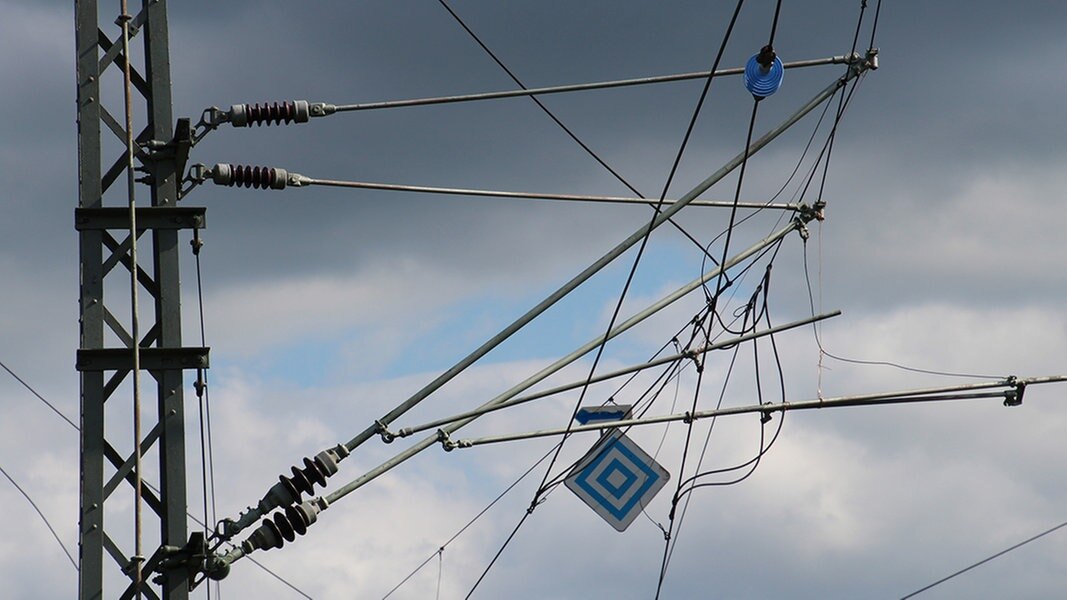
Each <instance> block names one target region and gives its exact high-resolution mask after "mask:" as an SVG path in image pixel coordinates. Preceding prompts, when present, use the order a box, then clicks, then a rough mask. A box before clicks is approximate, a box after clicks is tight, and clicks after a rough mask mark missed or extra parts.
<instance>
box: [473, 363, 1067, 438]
mask: <svg viewBox="0 0 1067 600" xmlns="http://www.w3.org/2000/svg"><path fill="white" fill-rule="evenodd" d="M1063 381H1067V377H1064V376H1051V377H1030V378H1026V379H1018V380H1012V379H1006V380H1001V381H990V382H986V383H975V384H965V385H957V386H948V387H941V388H928V389H922V390H910V391H903V392H882V393H878V394H865V395H862V396H840V397H837V398H821V399H817V400H803V401H800V402H781V403H777V404H774V403H768V404H754V405H748V406H734V407H730V408H719V409H714V410H702V411H697V412H695V413H689V412H684V413H676V414H671V415H661V416H657V417H646V418H642V419H626V420H621V421H607V422H600V423H593V424H589V425H576V426H574V427H570V428H569V429H564V428H559V429H544V430H541V431H531V432H527V433H516V434H509V435H495V436H487V437H482V438H474V439H469V440H458V441H456V442H454V447H455V448H470V447H473V446H480V445H482V444H495V443H499V442H511V441H515V440H528V439H533V438H540V437H550V436H555V435H563V434H565V433H567V434H571V433H582V432H586V431H602V430H604V429H620V428H628V427H636V426H639V425H654V424H657V423H669V422H671V421H693V420H697V419H706V418H708V417H723V416H727V415H742V414H748V413H764V414H769V413H773V412H782V413H784V412H786V411H790V410H809V409H816V408H840V407H845V406H878V405H883V404H913V403H916V402H944V401H946V400H978V399H982V398H1007V397H1008V396H1007V395H1008V394H1009V393H1010V392H1011V391H1012V390H1014V389H1018V386H1019V385H1023V386H1026V385H1036V384H1040V383H1060V382H1063ZM994 388H1008V389H1003V390H1001V391H994V392H984V391H977V390H989V389H994Z"/></svg>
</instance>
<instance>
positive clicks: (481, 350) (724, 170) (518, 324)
mask: <svg viewBox="0 0 1067 600" xmlns="http://www.w3.org/2000/svg"><path fill="white" fill-rule="evenodd" d="M868 68H869V64H868V63H867V62H864V63H860V64H859V65H857V66H855V67H854V68H852V69H849V71H848V73H846V74H845V75H844V76H842V77H839V78H838V79H836V80H834V82H833V83H831V84H830V85H828V86H827V87H826V88H824V89H823V90H822V91H820V92H819V93H818V94H816V95H815V96H814V97H813V98H812V99H811V100H809V101H808V102H807V104H805V105H804V106H802V107H801V108H800V109H799V110H797V111H796V112H794V113H793V114H792V115H790V116H789V117H788V118H786V119H785V120H784V121H783V122H782V123H780V124H779V125H778V126H776V127H775V128H773V129H771V130H770V131H768V132H767V133H766V134H764V135H763V136H762V137H760V138H759V139H758V140H756V141H755V142H753V143H752V145H751V146H750V148H749V152H748V155H749V156H751V155H753V154H755V153H756V152H759V151H760V150H761V149H763V147H764V146H766V145H767V144H769V143H770V142H771V141H772V140H774V139H775V138H776V137H778V136H779V135H781V134H782V133H783V132H784V131H785V130H787V129H789V127H791V126H792V125H793V124H794V123H796V122H797V121H799V120H800V119H801V118H802V117H804V115H806V114H808V113H809V112H811V111H812V110H814V109H815V107H817V106H819V105H820V104H822V103H823V102H825V101H826V100H827V99H829V98H830V97H831V96H833V95H834V94H835V93H836V92H837V90H839V89H841V87H843V86H844V85H845V84H846V83H848V82H849V80H851V79H852V78H854V77H858V76H859V75H860V74H862V73H863V72H865V71H866V70H867V69H868ZM745 159H746V155H745V152H744V151H742V152H741V153H740V154H738V155H737V156H735V157H734V158H732V159H731V160H730V161H729V162H727V163H726V164H725V165H723V166H722V167H721V168H720V169H719V170H718V171H716V172H715V173H713V174H712V175H711V176H709V177H708V178H707V179H705V180H704V181H702V182H701V183H700V184H698V185H697V186H696V187H694V188H693V189H692V190H690V191H689V192H688V193H686V194H685V195H683V196H682V197H681V198H679V199H678V201H677V202H676V203H675V204H673V205H671V206H670V207H668V208H666V209H665V210H663V211H662V212H660V213H659V214H657V215H656V216H655V217H654V218H653V219H652V221H651V222H650V223H649V225H648V226H641V227H640V228H638V230H637V231H635V232H634V233H633V234H631V235H630V237H628V238H626V239H625V240H623V241H622V242H621V243H619V245H617V246H616V247H615V248H613V249H612V250H611V251H609V252H608V253H607V254H605V255H604V256H602V257H601V258H600V259H598V260H597V261H596V262H594V263H593V264H591V265H589V266H588V267H587V268H586V269H585V270H583V271H582V272H581V273H579V274H578V275H576V276H575V277H574V278H573V279H571V280H570V281H568V282H567V283H565V284H564V285H563V286H562V287H560V288H559V289H558V290H556V291H555V292H553V293H552V294H550V295H549V296H548V297H547V298H545V299H544V300H542V301H541V302H540V303H538V304H537V305H536V306H534V307H533V308H531V309H530V310H529V311H527V312H526V313H525V314H524V315H522V316H521V317H519V318H518V319H517V320H515V322H513V323H512V324H511V325H508V326H507V327H506V328H504V329H503V330H502V331H500V332H499V333H497V334H496V335H495V336H493V337H492V338H491V339H489V340H488V341H487V342H485V343H484V344H482V345H481V346H480V347H478V348H477V349H476V350H474V351H473V352H471V353H470V354H469V355H467V356H466V357H465V358H463V359H462V360H460V361H459V362H458V363H456V364H455V365H453V366H452V367H451V368H450V369H448V370H447V371H445V372H444V373H442V374H441V375H439V376H438V377H437V378H436V379H434V380H433V381H431V382H430V383H428V384H427V385H426V386H424V387H423V388H422V389H421V390H419V391H418V392H416V393H415V394H414V395H412V396H411V397H410V398H408V399H407V400H405V401H404V402H402V403H401V404H400V405H399V406H397V407H396V408H394V409H393V410H392V411H390V412H389V413H388V414H387V415H385V416H384V417H382V418H381V419H379V420H378V421H377V422H375V423H374V424H372V425H371V426H369V427H367V428H366V429H365V430H363V431H362V432H361V433H360V434H358V435H357V436H356V437H354V438H352V439H351V440H349V441H348V442H347V443H345V448H346V449H348V451H349V452H351V451H352V450H354V449H355V448H357V447H359V446H360V445H362V444H363V443H364V442H366V441H367V440H368V439H370V438H371V437H373V436H374V435H375V434H376V433H378V432H379V431H380V429H381V427H382V426H383V425H385V426H387V425H389V423H391V422H393V421H394V420H396V418H397V417H399V416H400V415H402V414H404V413H406V412H407V411H408V410H410V409H411V408H412V407H414V406H415V405H417V404H418V403H420V402H422V401H423V400H424V399H426V397H428V396H429V395H430V394H431V393H433V392H434V391H436V390H437V389H439V388H440V387H441V386H443V385H444V384H445V383H447V382H448V381H450V380H451V379H452V378H454V377H455V376H456V375H458V374H459V373H460V372H462V371H463V370H464V369H466V368H467V367H469V366H470V365H472V364H474V362H475V361H477V360H478V359H480V358H481V357H483V356H485V355H486V354H487V353H489V351H490V350H492V349H493V348H495V347H497V346H498V345H500V344H501V343H502V342H504V340H506V339H508V338H509V337H511V335H512V334H514V333H515V332H516V331H518V330H519V329H521V328H522V327H524V326H526V325H527V324H528V323H529V322H530V321H532V320H534V319H535V318H536V317H537V316H539V315H540V314H541V313H543V312H545V311H546V310H548V309H549V308H550V307H551V306H552V305H554V304H555V303H556V302H558V301H559V300H560V299H562V298H563V297H564V296H566V295H567V294H569V293H570V292H572V291H574V289H576V288H577V287H578V286H579V285H581V284H582V283H584V282H585V281H587V280H588V279H589V278H591V277H592V276H593V275H595V274H596V273H597V272H599V271H600V270H601V269H603V268H604V267H605V266H607V265H608V264H609V263H611V262H612V261H614V260H615V259H616V258H618V257H619V256H621V255H622V254H623V253H624V252H625V251H626V250H628V249H629V248H631V247H632V246H633V245H634V244H636V243H637V242H638V241H640V240H641V239H642V238H643V237H644V236H645V235H648V234H649V232H651V231H652V230H654V229H655V228H657V227H659V226H660V225H662V224H663V223H665V222H666V221H667V220H668V219H670V218H671V217H672V216H674V214H675V213H677V212H678V211H680V210H681V209H682V208H684V207H685V206H686V205H687V204H689V203H690V202H692V201H693V200H695V199H696V197H697V196H699V195H700V194H702V193H704V192H705V191H707V189H708V188H710V187H711V186H712V185H714V184H715V183H717V182H718V181H720V180H721V179H723V178H724V177H726V176H727V175H728V174H729V173H730V172H731V171H733V170H734V169H736V168H737V167H738V166H739V165H740V164H741V163H742V162H743V161H744V160H745ZM789 229H790V230H791V228H789ZM783 235H784V234H783ZM356 487H358V486H356ZM342 489H347V486H346V488H342ZM352 489H354V488H352ZM345 493H347V492H345ZM341 495H344V494H341ZM338 497H340V496H338ZM333 501H334V500H333V499H331V500H330V502H331V503H332V502H333Z"/></svg>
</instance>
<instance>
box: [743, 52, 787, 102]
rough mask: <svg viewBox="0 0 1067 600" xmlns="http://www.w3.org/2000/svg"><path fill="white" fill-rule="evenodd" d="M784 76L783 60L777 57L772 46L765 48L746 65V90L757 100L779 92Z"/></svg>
mask: <svg viewBox="0 0 1067 600" xmlns="http://www.w3.org/2000/svg"><path fill="white" fill-rule="evenodd" d="M784 76H785V67H783V66H782V59H780V58H778V56H777V55H775V53H774V50H773V49H770V46H767V47H764V49H763V50H761V51H760V52H759V54H753V55H752V57H751V58H749V59H748V62H747V63H745V89H747V90H748V91H749V92H751V93H752V95H753V96H755V97H756V98H757V99H761V98H766V97H767V96H770V95H771V94H773V93H775V92H777V91H778V88H779V87H781V85H782V78H783V77H784Z"/></svg>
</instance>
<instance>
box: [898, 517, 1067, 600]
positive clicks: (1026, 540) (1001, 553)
mask: <svg viewBox="0 0 1067 600" xmlns="http://www.w3.org/2000/svg"><path fill="white" fill-rule="evenodd" d="M1064 527H1067V521H1064V522H1063V523H1060V524H1059V525H1056V526H1055V527H1052V528H1050V529H1046V530H1045V531H1042V532H1041V533H1039V534H1037V535H1035V536H1033V537H1029V538H1027V539H1025V540H1023V541H1021V542H1019V543H1018V544H1015V545H1014V546H1011V547H1008V548H1005V549H1004V550H1001V551H1000V552H997V553H996V554H994V555H992V556H987V557H986V558H983V559H982V560H980V561H978V562H976V563H974V564H972V565H969V566H967V567H964V568H962V569H960V570H959V571H956V572H955V573H953V574H951V575H948V576H946V577H942V578H941V579H938V580H937V581H935V582H933V583H931V584H930V585H927V586H925V587H921V588H919V589H917V590H915V591H914V592H912V593H910V594H908V595H907V596H902V597H901V599H900V600H907V599H908V598H913V597H915V596H918V595H919V594H921V593H923V592H925V591H926V590H929V589H930V588H932V587H936V586H939V585H941V584H942V583H945V582H946V581H948V580H950V579H952V578H954V577H957V576H959V575H963V574H964V573H966V572H967V571H970V570H971V569H974V568H977V567H980V566H982V565H984V564H986V563H987V562H989V561H991V560H993V559H995V558H1000V557H1001V556H1004V555H1005V554H1007V553H1009V552H1011V551H1013V550H1016V549H1018V548H1021V547H1023V546H1025V545H1027V544H1029V543H1030V542H1032V541H1034V540H1037V539H1040V538H1043V537H1045V536H1046V535H1048V534H1050V533H1053V532H1054V531H1056V530H1058V529H1062V528H1064Z"/></svg>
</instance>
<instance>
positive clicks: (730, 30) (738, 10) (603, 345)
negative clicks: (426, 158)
mask: <svg viewBox="0 0 1067 600" xmlns="http://www.w3.org/2000/svg"><path fill="white" fill-rule="evenodd" d="M743 5H744V0H738V2H737V6H736V7H735V8H734V12H733V15H732V17H731V19H730V23H729V25H727V28H726V33H725V34H724V35H723V40H722V43H721V44H720V46H719V51H718V53H717V54H716V56H715V61H714V63H713V65H712V68H711V72H712V73H714V72H715V70H716V69H718V67H719V62H720V61H721V60H722V56H723V54H724V53H725V51H726V45H727V43H728V42H729V40H730V37H731V34H732V33H733V28H734V25H735V24H736V23H737V17H738V15H739V14H740V13H741V7H742V6H743ZM712 79H713V77H712V76H709V77H708V79H707V80H706V81H705V83H704V88H703V89H702V90H701V93H700V98H699V99H698V100H697V103H696V107H695V108H694V110H693V115H692V117H691V118H690V120H689V126H688V127H687V128H686V132H685V135H684V136H683V138H682V143H681V145H680V147H679V148H678V152H677V153H676V154H675V158H674V162H673V165H672V166H671V170H670V173H669V174H668V176H667V181H666V182H665V183H664V186H663V192H662V193H661V194H660V201H662V200H663V199H664V198H666V196H667V192H668V190H669V189H670V185H671V183H672V181H673V179H674V175H675V173H676V172H677V169H678V165H679V163H680V162H681V159H682V156H683V155H684V153H685V149H686V146H687V145H688V142H689V138H690V136H691V135H692V132H693V129H694V127H695V125H696V121H697V119H698V118H699V116H700V110H701V108H702V107H703V105H704V100H705V99H706V98H707V95H708V92H709V91H710V89H711V82H712ZM750 141H751V135H750ZM747 154H748V147H747V145H746V148H745V155H744V158H743V159H742V162H741V177H743V176H744V169H745V167H744V165H745V159H747ZM734 200H735V201H737V198H735V199H734ZM658 208H659V207H658V206H657V212H658ZM653 223H654V221H651V222H649V227H648V229H647V231H646V232H645V235H644V237H643V238H642V239H641V244H640V246H639V247H638V250H637V255H636V256H635V257H634V262H633V265H632V266H631V267H630V272H629V274H628V275H627V278H626V283H625V284H624V285H623V289H622V293H621V294H619V301H618V302H617V303H616V304H615V309H614V311H613V312H612V316H611V319H610V321H609V324H608V327H607V333H605V335H604V338H603V341H602V342H601V343H600V344H599V346H598V347H597V353H596V356H595V357H594V359H593V364H592V366H591V367H590V369H589V376H588V379H590V380H591V379H592V378H593V374H594V373H595V372H596V368H597V365H598V364H599V362H600V358H601V356H603V353H604V349H605V348H606V347H607V343H608V340H609V339H610V337H611V336H610V333H611V330H612V329H613V328H614V327H615V322H616V320H617V319H618V316H619V313H620V312H621V311H622V304H623V302H624V300H625V299H626V294H627V292H628V291H629V289H630V285H631V283H632V282H633V278H634V275H635V274H636V273H637V267H638V265H639V264H640V262H641V257H642V255H643V254H644V250H645V248H646V247H647V244H648V240H649V238H650V237H651V235H652V230H653V228H652V225H653ZM701 249H702V250H703V246H701ZM718 264H720V265H725V264H726V257H723V259H722V260H721V261H720V262H719V263H718ZM725 270H726V269H725V268H723V269H720V277H721V274H722V273H723V272H725ZM588 389H589V386H588V385H586V386H584V387H583V388H582V391H581V393H580V394H579V396H578V400H577V402H576V403H575V406H574V410H573V411H572V414H571V418H570V419H569V420H568V421H567V427H568V429H569V428H570V427H571V426H572V425H573V423H574V416H575V415H576V414H577V413H578V409H579V408H580V407H581V403H582V401H583V400H584V398H585V394H586V392H587V390H588ZM568 437H569V433H565V434H564V435H563V439H562V440H561V443H560V446H559V447H558V449H557V450H556V453H555V455H554V456H553V457H552V461H551V462H550V463H549V465H548V469H546V471H545V475H544V477H543V478H542V480H541V486H542V487H543V486H544V484H545V482H547V481H548V477H549V475H550V473H551V471H552V466H553V465H554V464H555V462H556V459H557V458H558V457H559V453H560V452H561V451H562V448H563V443H565V442H566V440H567V438H568ZM541 493H542V490H541V488H539V489H538V492H537V493H535V494H534V498H533V500H531V502H530V508H529V509H528V511H530V512H532V511H533V509H534V508H535V507H536V506H537V504H538V501H539V497H540V494H541ZM520 524H521V522H520Z"/></svg>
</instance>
